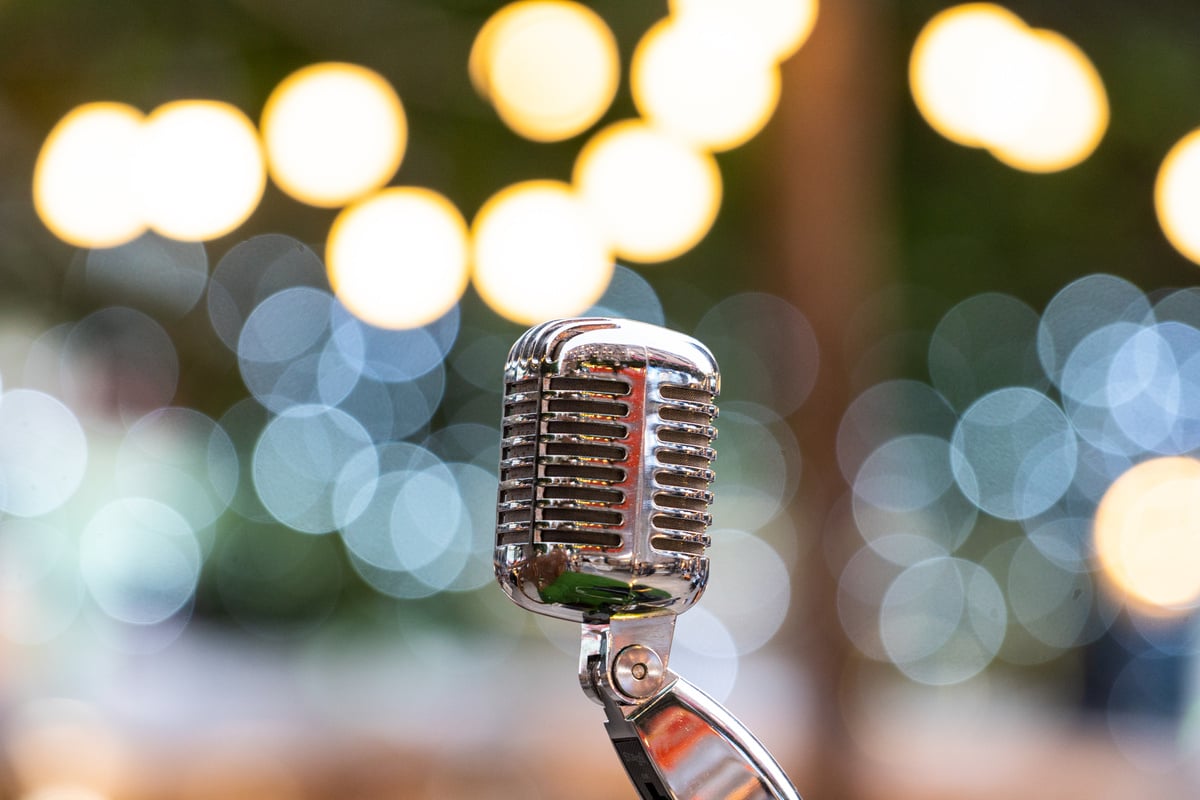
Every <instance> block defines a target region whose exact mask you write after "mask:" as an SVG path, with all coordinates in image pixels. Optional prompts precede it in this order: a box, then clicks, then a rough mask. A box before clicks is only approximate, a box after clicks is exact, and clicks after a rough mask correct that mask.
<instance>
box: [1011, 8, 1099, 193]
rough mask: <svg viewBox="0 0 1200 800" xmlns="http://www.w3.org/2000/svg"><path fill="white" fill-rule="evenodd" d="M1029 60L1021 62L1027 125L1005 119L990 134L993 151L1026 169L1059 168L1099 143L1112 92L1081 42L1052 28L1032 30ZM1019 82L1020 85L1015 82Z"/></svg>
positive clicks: (1013, 87) (1021, 113) (1081, 157)
mask: <svg viewBox="0 0 1200 800" xmlns="http://www.w3.org/2000/svg"><path fill="white" fill-rule="evenodd" d="M1030 36H1031V41H1032V42H1033V44H1034V47H1033V52H1032V53H1031V54H1030V57H1029V61H1030V62H1031V63H1029V64H1028V66H1026V65H1022V74H1021V75H1020V83H1019V84H1017V83H1016V81H1013V79H1012V78H1011V77H1010V78H1008V79H1006V81H1007V82H1008V84H1009V86H1011V88H1009V89H1008V91H1010V92H1012V91H1019V92H1020V93H1021V95H1022V97H1021V101H1020V102H1021V108H1020V111H1019V112H1017V113H1014V112H1013V111H1011V110H1007V111H1006V112H1005V114H1006V115H1007V116H1009V117H1014V116H1018V113H1019V116H1020V118H1021V121H1022V123H1023V124H1020V125H1014V124H1012V122H1005V123H1003V124H1002V126H1001V131H1002V132H997V133H996V134H995V135H993V136H991V137H989V139H990V148H989V149H990V150H991V152H992V155H994V156H995V157H996V158H998V159H999V160H1000V161H1002V162H1003V163H1005V164H1008V165H1009V166H1010V167H1015V168H1016V169H1020V170H1024V171H1026V172H1058V171H1059V170H1064V169H1067V168H1068V167H1073V166H1075V165H1076V164H1078V163H1080V162H1081V161H1083V160H1084V159H1086V158H1087V157H1088V156H1090V155H1091V154H1092V153H1093V151H1095V149H1096V148H1097V147H1098V146H1099V144H1100V140H1101V139H1102V138H1104V134H1105V132H1106V131H1107V129H1108V119H1109V109H1108V95H1107V93H1106V92H1105V89H1104V83H1103V82H1102V81H1101V79H1100V73H1098V72H1097V71H1096V67H1095V65H1093V64H1092V62H1091V61H1090V60H1089V59H1088V57H1087V56H1086V55H1085V54H1084V52H1083V51H1082V50H1080V49H1079V47H1078V46H1077V45H1076V44H1075V43H1074V42H1072V41H1070V40H1069V39H1067V38H1066V37H1064V36H1062V35H1061V34H1058V33H1055V32H1054V31H1048V30H1034V31H1031V33H1030ZM1014 84H1016V85H1014Z"/></svg>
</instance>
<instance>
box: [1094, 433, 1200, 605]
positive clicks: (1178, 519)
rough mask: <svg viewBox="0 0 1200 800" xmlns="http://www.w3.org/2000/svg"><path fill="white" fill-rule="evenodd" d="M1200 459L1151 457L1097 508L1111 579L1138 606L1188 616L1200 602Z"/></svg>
mask: <svg viewBox="0 0 1200 800" xmlns="http://www.w3.org/2000/svg"><path fill="white" fill-rule="evenodd" d="M1197 498H1200V461H1197V460H1196V459H1195V458H1191V457H1168V458H1157V459H1152V460H1149V461H1144V462H1142V463H1140V464H1138V465H1137V466H1135V467H1133V468H1132V469H1130V470H1129V471H1127V472H1126V473H1124V474H1123V475H1122V476H1121V477H1120V478H1118V479H1117V480H1116V481H1115V482H1114V483H1113V485H1112V486H1111V487H1110V488H1109V490H1108V492H1107V493H1106V494H1105V495H1104V498H1103V499H1102V500H1101V501H1100V506H1099V508H1098V509H1097V511H1096V526H1095V546H1096V554H1097V556H1098V557H1099V560H1100V565H1101V567H1102V569H1103V574H1104V577H1105V578H1106V579H1107V580H1108V581H1109V585H1110V586H1112V588H1113V589H1114V590H1115V592H1116V593H1117V594H1118V596H1119V597H1122V598H1123V599H1126V600H1127V601H1129V602H1130V603H1131V604H1132V605H1133V606H1134V608H1135V609H1137V610H1141V611H1143V612H1149V613H1154V614H1181V613H1186V612H1188V611H1191V610H1192V609H1194V608H1195V607H1196V605H1197V604H1198V602H1200V572H1198V571H1197V570H1196V564H1197V563H1198V562H1200V504H1198V503H1197Z"/></svg>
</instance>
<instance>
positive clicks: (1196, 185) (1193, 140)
mask: <svg viewBox="0 0 1200 800" xmlns="http://www.w3.org/2000/svg"><path fill="white" fill-rule="evenodd" d="M1154 210H1155V212H1156V213H1157V214H1158V224H1159V225H1160V226H1162V229H1163V233H1164V234H1166V237H1167V241H1169V242H1170V243H1171V245H1172V246H1173V247H1174V248H1175V249H1176V250H1178V251H1179V252H1180V253H1182V254H1183V255H1184V256H1186V257H1187V258H1189V259H1191V260H1192V261H1194V262H1196V263H1197V264H1200V129H1197V130H1194V131H1192V132H1191V133H1189V134H1188V135H1187V136H1185V137H1183V138H1182V139H1180V140H1179V141H1178V142H1177V143H1176V144H1175V146H1174V147H1172V148H1171V150H1170V151H1169V152H1168V153H1167V156H1166V158H1164V159H1163V162H1162V166H1161V167H1159V169H1158V178H1157V179H1156V180H1155V182H1154Z"/></svg>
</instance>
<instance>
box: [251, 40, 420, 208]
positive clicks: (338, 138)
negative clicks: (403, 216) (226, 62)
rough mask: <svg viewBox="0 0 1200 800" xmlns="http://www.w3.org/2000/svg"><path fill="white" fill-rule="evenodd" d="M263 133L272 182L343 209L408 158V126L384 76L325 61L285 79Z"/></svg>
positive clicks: (311, 200)
mask: <svg viewBox="0 0 1200 800" xmlns="http://www.w3.org/2000/svg"><path fill="white" fill-rule="evenodd" d="M262 135H263V140H264V143H265V145H266V152H267V165H268V167H269V168H270V171H271V178H272V179H273V180H274V181H275V183H276V184H277V185H278V186H279V188H281V189H282V190H283V191H285V192H287V193H288V194H289V195H291V196H292V197H294V198H296V199H297V200H299V201H301V202H303V203H308V204H309V205H314V206H321V207H335V206H341V205H345V204H346V203H349V202H351V201H352V200H355V199H357V198H359V197H362V196H363V195H365V194H367V193H369V192H371V191H374V190H375V189H378V188H379V187H381V186H383V185H384V184H385V183H387V182H388V180H390V179H391V177H392V175H394V174H395V172H396V169H397V168H398V167H399V166H400V161H401V160H402V159H403V157H404V150H405V147H406V145H407V143H408V122H407V120H406V118H405V116H404V108H403V106H402V105H401V104H400V98H399V96H398V95H397V94H396V91H395V90H394V89H393V88H392V86H391V84H389V83H388V82H387V80H386V79H385V78H383V76H381V75H379V73H377V72H374V71H372V70H369V69H367V68H366V67H361V66H358V65H356V64H344V63H336V62H335V63H322V64H313V65H310V66H308V67H304V68H303V69H300V70H297V71H296V72H294V73H292V74H291V75H289V76H288V77H286V78H285V79H284V80H283V81H282V82H281V83H280V84H279V85H278V86H277V87H275V90H274V91H273V92H271V96H270V97H269V98H267V103H266V106H265V107H264V108H263V113H262Z"/></svg>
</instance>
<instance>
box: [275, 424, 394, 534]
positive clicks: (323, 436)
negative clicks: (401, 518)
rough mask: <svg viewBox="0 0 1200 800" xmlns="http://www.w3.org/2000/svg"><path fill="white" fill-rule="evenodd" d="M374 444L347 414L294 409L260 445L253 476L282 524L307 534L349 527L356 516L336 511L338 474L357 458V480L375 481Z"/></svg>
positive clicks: (344, 509) (345, 511) (376, 465)
mask: <svg viewBox="0 0 1200 800" xmlns="http://www.w3.org/2000/svg"><path fill="white" fill-rule="evenodd" d="M370 445H371V437H370V435H369V434H368V433H367V431H366V429H365V428H363V426H362V424H361V423H359V422H358V421H357V420H356V419H354V417H352V416H350V415H349V414H347V413H346V412H345V411H341V410H339V409H336V408H329V407H326V406H319V405H302V406H294V407H292V408H290V409H289V410H287V411H286V412H284V413H282V414H280V415H279V416H278V417H276V418H275V419H273V420H272V421H271V422H270V423H269V424H268V425H267V427H266V429H265V430H264V431H263V433H262V435H261V436H260V437H259V439H258V443H257V444H256V445H255V448H254V461H253V467H252V470H253V472H252V474H253V477H254V486H255V488H256V489H257V491H258V496H259V499H260V500H262V504H263V506H264V507H265V508H266V509H267V510H268V511H270V512H271V515H272V516H274V517H275V518H276V519H277V520H279V521H280V522H282V523H284V524H285V525H287V526H288V527H291V528H294V529H295V530H298V531H302V532H304V533H328V532H330V531H332V530H334V529H335V528H338V527H341V526H344V525H346V524H347V523H349V522H350V521H351V519H352V516H351V515H349V514H348V513H347V510H346V508H345V507H344V506H342V507H335V503H334V494H335V491H336V490H337V486H338V482H339V480H340V478H339V476H341V475H342V473H343V470H346V469H349V465H348V462H349V461H350V459H351V458H352V457H353V458H354V459H355V461H354V464H355V465H356V469H355V470H354V474H353V477H354V478H355V480H356V481H362V480H367V481H370V480H373V479H374V477H375V475H376V473H377V471H378V460H377V458H376V456H375V453H374V450H373V449H372V448H371V446H370ZM361 485H362V484H361V483H357V482H356V483H355V486H361ZM357 510H358V511H361V509H357Z"/></svg>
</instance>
